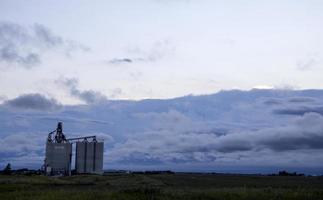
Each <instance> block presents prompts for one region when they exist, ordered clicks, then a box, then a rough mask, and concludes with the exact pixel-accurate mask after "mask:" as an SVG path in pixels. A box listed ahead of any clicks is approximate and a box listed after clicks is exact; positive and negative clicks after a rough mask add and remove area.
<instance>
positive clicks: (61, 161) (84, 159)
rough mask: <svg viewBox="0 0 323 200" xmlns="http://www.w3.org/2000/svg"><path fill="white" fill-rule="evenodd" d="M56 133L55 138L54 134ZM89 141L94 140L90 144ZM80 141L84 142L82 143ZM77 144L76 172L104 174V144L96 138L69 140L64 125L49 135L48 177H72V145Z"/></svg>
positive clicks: (46, 160) (46, 172) (46, 170)
mask: <svg viewBox="0 0 323 200" xmlns="http://www.w3.org/2000/svg"><path fill="white" fill-rule="evenodd" d="M54 133H55V136H53V134H54ZM88 139H92V141H91V142H88ZM80 140H83V141H82V142H80ZM73 142H76V160H75V166H76V172H77V173H103V149H104V147H103V146H104V144H103V142H97V140H96V136H86V137H78V138H70V139H67V138H66V136H65V135H64V133H63V123H62V122H59V123H58V125H57V128H56V129H55V130H54V131H52V132H50V133H49V134H48V138H47V143H46V158H45V163H44V170H45V174H46V175H71V160H72V147H73V146H72V144H73Z"/></svg>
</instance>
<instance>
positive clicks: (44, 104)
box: [3, 93, 61, 111]
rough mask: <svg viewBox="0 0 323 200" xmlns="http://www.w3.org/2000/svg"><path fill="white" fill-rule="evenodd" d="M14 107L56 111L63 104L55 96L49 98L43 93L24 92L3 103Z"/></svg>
mask: <svg viewBox="0 0 323 200" xmlns="http://www.w3.org/2000/svg"><path fill="white" fill-rule="evenodd" d="M3 104H4V105H5V106H9V107H11V108H14V109H20V110H36V111H55V110H57V109H59V108H60V107H61V105H60V104H59V103H58V102H57V101H56V100H55V99H53V98H47V97H45V96H43V95H41V94H37V93H36V94H24V95H20V96H18V97H16V98H14V99H10V100H7V101H5V102H4V103H3Z"/></svg>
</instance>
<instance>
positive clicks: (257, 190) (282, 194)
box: [0, 173, 323, 200]
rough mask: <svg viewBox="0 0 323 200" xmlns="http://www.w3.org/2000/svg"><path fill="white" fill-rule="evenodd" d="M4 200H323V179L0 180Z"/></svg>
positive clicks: (136, 177)
mask: <svg viewBox="0 0 323 200" xmlns="http://www.w3.org/2000/svg"><path fill="white" fill-rule="evenodd" d="M0 199H1V200H5V199H10V200H11V199H30V200H37V199H62V200H64V199H68V200H73V199H75V200H76V199H80V200H82V199H118V200H120V199H185V200H189V199H232V200H234V199H245V200H252V199H312V200H318V199H323V177H281V176H242V175H240V176H238V175H216V174H181V173H179V174H150V175H147V174H111V175H104V176H97V175H84V176H71V177H58V178H53V177H45V176H38V175H33V176H23V175H14V176H4V175H1V176H0Z"/></svg>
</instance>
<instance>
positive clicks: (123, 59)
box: [109, 58, 133, 64]
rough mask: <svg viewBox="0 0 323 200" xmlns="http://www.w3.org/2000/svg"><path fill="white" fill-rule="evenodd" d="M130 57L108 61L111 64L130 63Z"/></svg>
mask: <svg viewBox="0 0 323 200" xmlns="http://www.w3.org/2000/svg"><path fill="white" fill-rule="evenodd" d="M132 62H133V61H132V59H130V58H114V59H112V60H110V61H109V63H111V64H120V63H132Z"/></svg>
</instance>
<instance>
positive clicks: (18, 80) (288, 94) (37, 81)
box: [0, 0, 323, 173]
mask: <svg viewBox="0 0 323 200" xmlns="http://www.w3.org/2000/svg"><path fill="white" fill-rule="evenodd" d="M322 10H323V2H322V1H320V0H306V1H305V0H300V1H297V2H295V1H292V0H283V1H281V0H280V1H278V0H277V1H276V0H273V1H263V0H253V1H251V0H248V1H243V0H235V1H234V0H228V1H217V0H212V1H211V0H209V1H208V0H199V1H197V0H138V1H130V0H127V1H126V0H121V1H103V0H102V1H99V0H95V1H76V0H75V1H73V0H71V1H40V0H38V1H36V0H31V1H23V0H20V1H19V0H1V1H0V119H1V121H0V135H1V139H0V143H1V145H0V164H1V165H4V163H6V162H12V163H13V165H16V166H25V165H27V166H29V167H37V166H39V165H40V164H41V162H42V159H43V153H44V145H43V143H44V139H45V138H46V134H47V132H49V131H51V129H53V128H55V126H56V123H57V121H59V120H61V121H63V122H64V126H65V127H66V129H67V130H66V132H67V135H71V136H72V135H78V134H82V135H87V134H93V133H95V134H98V135H101V137H102V138H105V141H106V148H105V150H106V157H105V167H106V168H124V169H125V168H127V169H155V168H157V167H161V168H164V169H174V170H186V171H189V170H197V171H198V170H202V171H203V170H211V171H212V170H218V171H226V170H237V171H248V170H249V171H266V170H267V171H270V170H273V169H280V168H291V169H298V170H307V171H311V173H318V172H322V173H323V170H321V171H320V169H323V166H322V164H320V163H323V162H322V158H321V157H320V156H319V155H322V153H323V140H322V138H323V127H322V124H323V116H322V115H323V109H322V108H323V100H322V96H323V91H321V90H320V89H322V88H323V81H322V74H323V57H322V55H323V39H322V38H323V37H322V35H323V26H322V21H323V12H322ZM224 90H225V91H226V92H224ZM144 99H146V100H144ZM153 99H154V100H153ZM143 144H144V145H143ZM27 158H28V159H27ZM31 158H32V159H31Z"/></svg>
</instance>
